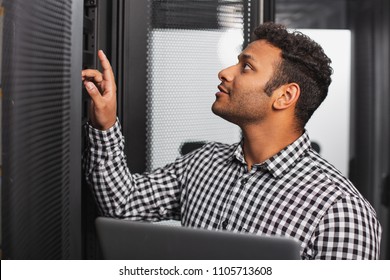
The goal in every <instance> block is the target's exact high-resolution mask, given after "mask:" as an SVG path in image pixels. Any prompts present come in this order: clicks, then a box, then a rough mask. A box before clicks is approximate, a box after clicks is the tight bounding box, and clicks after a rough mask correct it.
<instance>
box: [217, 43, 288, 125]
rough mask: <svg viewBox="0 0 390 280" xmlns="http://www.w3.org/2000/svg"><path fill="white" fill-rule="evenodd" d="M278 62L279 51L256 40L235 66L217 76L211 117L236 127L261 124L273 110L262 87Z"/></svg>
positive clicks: (269, 98) (279, 59)
mask: <svg viewBox="0 0 390 280" xmlns="http://www.w3.org/2000/svg"><path fill="white" fill-rule="evenodd" d="M280 61H281V51H280V49H278V48H276V47H274V46H272V45H271V44H269V43H267V42H266V41H265V40H257V41H254V42H252V43H251V44H249V45H248V47H247V48H246V49H245V50H244V51H243V52H242V53H241V54H240V55H239V57H238V63H237V64H236V65H233V66H230V67H228V68H226V69H224V70H222V71H221V72H219V74H218V78H219V79H220V80H221V84H220V85H219V86H218V89H219V92H217V93H216V100H215V102H214V103H213V106H212V111H213V112H214V114H216V115H218V116H220V117H222V118H224V119H226V120H228V121H230V122H232V123H235V124H237V125H239V126H243V125H248V124H258V123H260V122H263V121H264V120H265V119H266V118H267V116H268V115H269V112H270V111H271V110H272V102H273V99H272V96H271V97H270V96H268V95H267V94H266V93H265V92H264V87H265V85H266V84H267V82H268V81H269V80H270V79H271V77H272V76H273V73H274V70H275V68H276V67H277V65H278V64H279V63H280Z"/></svg>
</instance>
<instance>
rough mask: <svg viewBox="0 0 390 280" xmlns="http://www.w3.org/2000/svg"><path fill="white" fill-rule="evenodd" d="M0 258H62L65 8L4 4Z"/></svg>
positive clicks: (65, 222)
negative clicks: (0, 232) (0, 241)
mask: <svg viewBox="0 0 390 280" xmlns="http://www.w3.org/2000/svg"><path fill="white" fill-rule="evenodd" d="M4 6H5V22H4V38H3V41H4V48H3V66H4V68H3V71H4V73H3V86H4V87H3V106H4V110H3V113H4V115H3V129H4V130H3V137H4V141H3V145H4V147H3V163H4V172H3V194H2V200H3V201H2V203H3V219H4V220H3V225H2V228H3V255H4V256H3V257H4V258H10V259H15V258H17V259H32V258H34V259H61V258H68V257H69V240H68V239H69V170H70V166H69V148H70V147H69V137H70V133H69V131H70V89H71V85H70V59H71V24H72V22H71V18H72V1H71V0H68V1H66V0H62V1H59V0H57V1H51V0H44V1H43V0H34V1H31V0H29V1H24V0H23V1H22V0H8V1H5V3H4Z"/></svg>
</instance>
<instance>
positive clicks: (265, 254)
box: [96, 217, 300, 260]
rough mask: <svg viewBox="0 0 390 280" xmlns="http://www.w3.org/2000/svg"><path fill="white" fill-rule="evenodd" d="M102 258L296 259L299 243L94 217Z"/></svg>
mask: <svg viewBox="0 0 390 280" xmlns="http://www.w3.org/2000/svg"><path fill="white" fill-rule="evenodd" d="M96 229H97V233H98V238H99V241H100V245H101V249H102V252H103V257H104V258H105V259H113V260H124V259H128V260H132V259H134V260H135V259H138V260H153V259H157V260H211V259H218V260H228V259H232V260H234V259H236V260H238V259H245V260H297V259H300V254H299V250H300V244H299V242H298V241H296V240H294V239H292V238H288V237H276V236H275V237H270V236H259V235H254V234H246V233H233V232H227V231H212V230H204V229H194V228H187V227H175V226H170V225H161V224H153V223H146V222H134V221H129V220H119V219H113V218H106V217H98V218H97V219H96Z"/></svg>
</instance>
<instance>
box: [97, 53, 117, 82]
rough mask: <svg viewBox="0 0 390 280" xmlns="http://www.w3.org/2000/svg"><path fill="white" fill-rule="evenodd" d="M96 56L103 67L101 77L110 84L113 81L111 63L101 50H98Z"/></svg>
mask: <svg viewBox="0 0 390 280" xmlns="http://www.w3.org/2000/svg"><path fill="white" fill-rule="evenodd" d="M98 57H99V60H100V63H101V65H102V68H103V79H104V80H105V81H108V82H109V83H110V84H111V83H115V78H114V73H113V71H112V68H111V64H110V62H109V61H108V59H107V57H106V55H105V54H104V52H103V51H102V50H99V51H98Z"/></svg>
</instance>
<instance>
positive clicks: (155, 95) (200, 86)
mask: <svg viewBox="0 0 390 280" xmlns="http://www.w3.org/2000/svg"><path fill="white" fill-rule="evenodd" d="M150 7H151V11H150V27H149V32H148V56H147V58H148V74H147V76H148V77H147V115H148V116H147V145H148V146H147V161H148V164H147V167H148V169H149V170H151V169H154V168H156V167H160V166H163V165H164V164H166V163H169V162H172V161H173V160H174V159H175V158H176V157H177V156H179V155H180V154H181V148H182V147H183V145H185V144H186V143H187V144H188V143H193V144H195V145H192V146H194V147H195V146H197V145H196V144H197V143H199V142H208V141H218V142H224V143H234V142H237V141H239V140H240V130H239V128H238V127H236V126H235V125H233V124H230V123H228V122H226V121H225V120H222V119H221V118H219V117H217V116H215V115H214V114H213V113H212V112H211V105H212V103H213V102H214V100H215V92H217V86H218V84H219V83H220V81H219V80H218V72H219V71H220V70H222V69H223V68H225V67H227V66H230V65H232V64H234V63H236V61H237V55H238V54H239V53H240V52H241V50H242V48H243V44H244V37H246V36H244V35H245V33H246V32H248V30H246V28H245V26H246V25H245V22H247V21H248V18H249V17H250V11H251V1H229V0H225V1H222V0H219V1H218V0H203V1H196V0H192V1H180V0H165V1H157V0H156V1H150ZM190 146H191V145H190Z"/></svg>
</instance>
